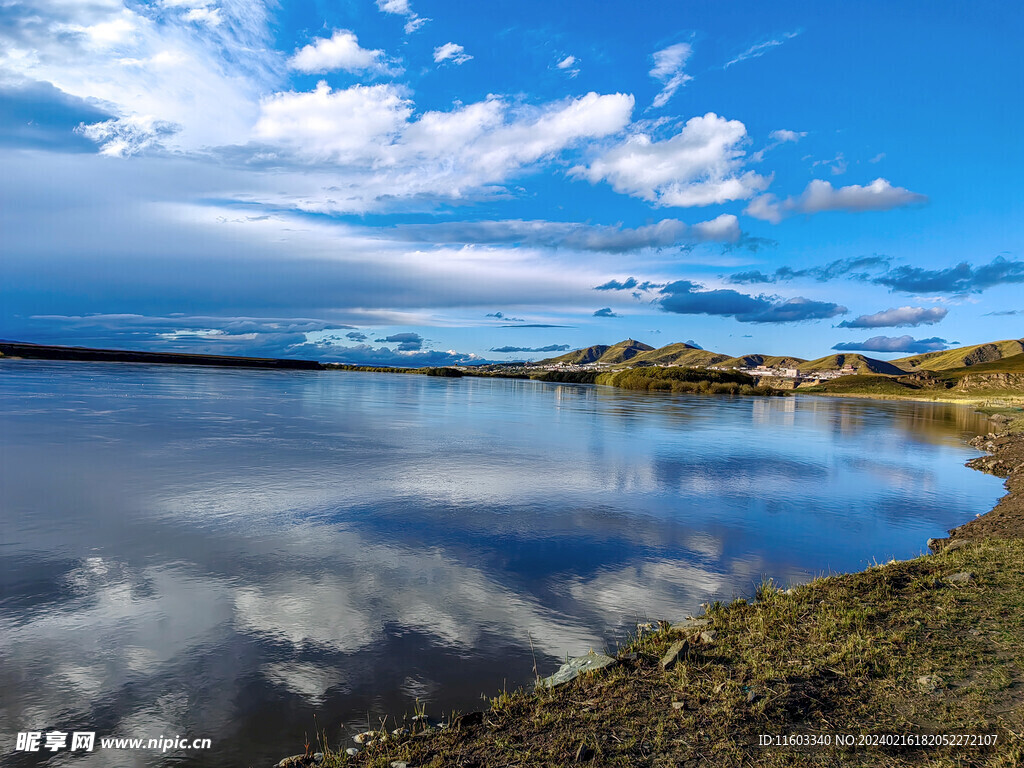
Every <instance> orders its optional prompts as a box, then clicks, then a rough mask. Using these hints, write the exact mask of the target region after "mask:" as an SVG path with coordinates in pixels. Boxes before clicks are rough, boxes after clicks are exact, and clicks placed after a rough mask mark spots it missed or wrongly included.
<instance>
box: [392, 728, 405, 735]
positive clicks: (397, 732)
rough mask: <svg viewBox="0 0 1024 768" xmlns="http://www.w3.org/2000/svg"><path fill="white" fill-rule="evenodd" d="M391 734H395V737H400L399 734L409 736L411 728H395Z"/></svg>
mask: <svg viewBox="0 0 1024 768" xmlns="http://www.w3.org/2000/svg"><path fill="white" fill-rule="evenodd" d="M391 735H392V736H395V737H398V736H408V735H409V729H408V728H395V730H393V731H392V732H391Z"/></svg>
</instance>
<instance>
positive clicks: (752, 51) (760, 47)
mask: <svg viewBox="0 0 1024 768" xmlns="http://www.w3.org/2000/svg"><path fill="white" fill-rule="evenodd" d="M799 34H800V30H797V31H795V32H787V33H786V34H784V35H782V37H777V38H775V39H772V40H765V41H764V42H763V43H756V44H755V45H752V46H750V47H749V48H747V50H745V51H744V52H743V53H741V54H739V55H738V56H736V58H734V59H732V60H730V61H727V62H726V63H725V67H724V69H728V68H729V67H731V66H732V65H733V64H739V63H740V62H741V61H746V60H747V59H756V58H759V57H761V56H764V55H765V54H766V53H768V51H770V50H771V49H772V48H777V47H778V46H780V45H782V44H783V43H785V42H786V41H787V40H792V39H793V38H794V37H796V36H797V35H799Z"/></svg>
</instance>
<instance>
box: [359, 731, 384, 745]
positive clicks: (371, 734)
mask: <svg viewBox="0 0 1024 768" xmlns="http://www.w3.org/2000/svg"><path fill="white" fill-rule="evenodd" d="M379 737H380V734H379V733H377V732H376V731H363V732H362V733H357V734H356V735H355V736H353V737H352V740H353V741H355V743H356V744H369V743H371V742H372V741H374V740H375V739H377V738H379Z"/></svg>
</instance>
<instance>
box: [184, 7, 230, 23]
mask: <svg viewBox="0 0 1024 768" xmlns="http://www.w3.org/2000/svg"><path fill="white" fill-rule="evenodd" d="M184 19H185V21H194V22H197V23H199V24H208V25H209V26H211V27H216V26H217V25H218V24H220V23H221V22H222V21H224V19H223V18H222V17H221V15H220V8H205V7H199V8H190V9H189V10H188V11H187V12H186V13H185V16H184Z"/></svg>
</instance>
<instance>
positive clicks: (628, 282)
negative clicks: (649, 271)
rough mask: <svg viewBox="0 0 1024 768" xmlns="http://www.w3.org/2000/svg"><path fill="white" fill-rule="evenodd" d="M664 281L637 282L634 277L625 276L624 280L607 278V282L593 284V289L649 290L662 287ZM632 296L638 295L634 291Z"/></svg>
mask: <svg viewBox="0 0 1024 768" xmlns="http://www.w3.org/2000/svg"><path fill="white" fill-rule="evenodd" d="M664 287H665V283H652V282H651V281H650V280H645V281H644V282H642V283H641V282H639V281H638V280H637V279H636V278H635V277H627V278H626V279H625V280H609V281H608V282H607V283H602V284H601V285H595V286H594V290H595V291H629V290H632V289H634V288H636V289H637V290H638V291H650V290H654V289H655V288H664ZM633 295H634V296H639V294H638V293H634V294H633Z"/></svg>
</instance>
